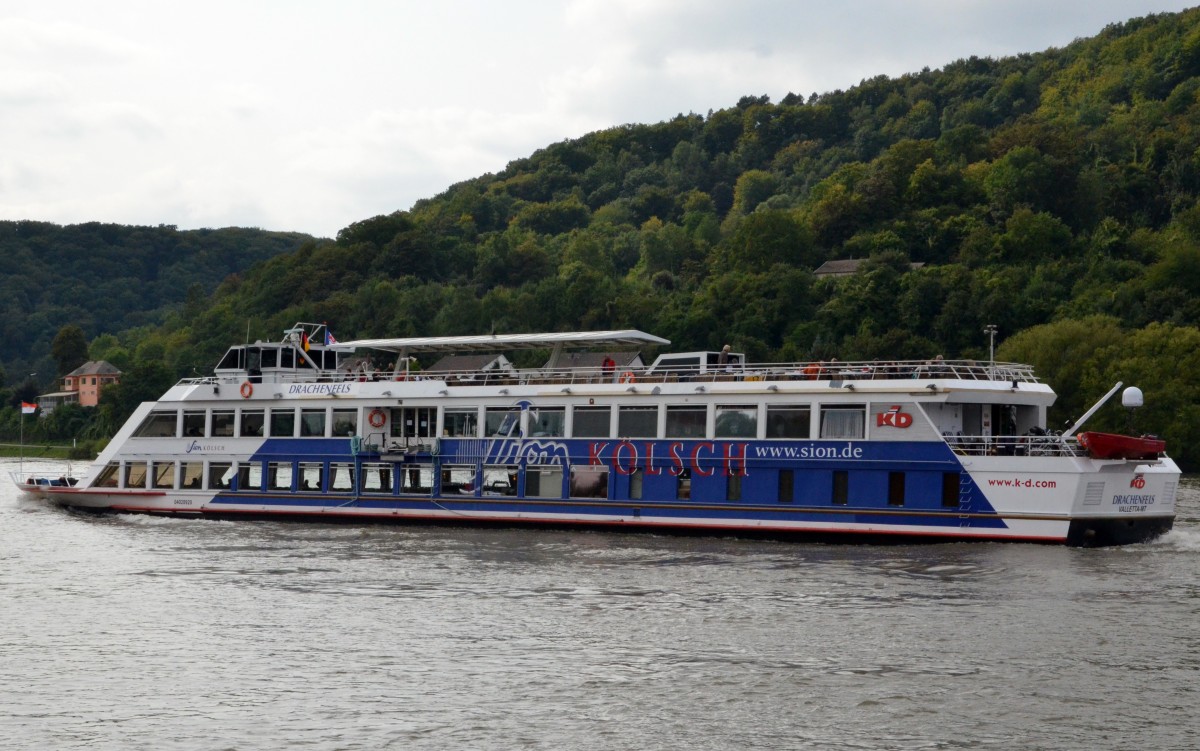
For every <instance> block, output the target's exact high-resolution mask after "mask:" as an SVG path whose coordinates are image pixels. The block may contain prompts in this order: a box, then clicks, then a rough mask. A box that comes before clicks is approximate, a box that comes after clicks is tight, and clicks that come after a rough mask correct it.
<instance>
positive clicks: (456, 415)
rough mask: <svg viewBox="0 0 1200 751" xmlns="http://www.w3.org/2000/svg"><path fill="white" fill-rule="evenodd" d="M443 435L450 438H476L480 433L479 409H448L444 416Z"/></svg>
mask: <svg viewBox="0 0 1200 751" xmlns="http://www.w3.org/2000/svg"><path fill="white" fill-rule="evenodd" d="M442 419H443V425H442V435H445V436H449V437H450V438H475V437H476V436H478V435H479V431H478V429H477V427H476V426H477V425H478V424H479V410H477V409H448V410H446V413H445V415H444V416H443V418H442Z"/></svg>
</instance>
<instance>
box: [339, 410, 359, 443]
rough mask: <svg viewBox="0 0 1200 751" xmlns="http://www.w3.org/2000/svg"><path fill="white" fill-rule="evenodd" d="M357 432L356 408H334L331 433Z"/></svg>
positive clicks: (343, 434) (350, 433)
mask: <svg viewBox="0 0 1200 751" xmlns="http://www.w3.org/2000/svg"><path fill="white" fill-rule="evenodd" d="M357 432H358V410H357V409H335V410H334V411H333V434H334V435H335V436H349V435H354V434H355V433H357Z"/></svg>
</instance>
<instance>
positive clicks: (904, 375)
mask: <svg viewBox="0 0 1200 751" xmlns="http://www.w3.org/2000/svg"><path fill="white" fill-rule="evenodd" d="M246 380H249V381H250V382H251V384H252V385H253V384H256V383H344V382H349V381H408V380H414V381H416V380H422V381H424V380H433V381H441V382H444V383H445V384H446V385H447V386H506V385H516V384H541V385H560V386H571V385H576V384H602V383H626V382H632V383H675V382H700V383H703V382H721V381H775V382H778V381H831V382H846V381H901V380H925V381H929V380H957V381H1001V382H1005V383H1009V382H1011V383H1014V384H1016V383H1038V382H1039V381H1038V378H1037V376H1036V375H1034V372H1033V367H1032V366H1030V365H1021V364H1018V363H1008V362H997V363H986V362H979V361H976V360H901V361H888V362H881V361H877V360H872V361H869V362H867V361H850V362H839V361H829V362H789V363H754V364H749V365H746V366H744V367H743V366H740V365H735V366H717V367H707V366H706V367H701V366H690V367H671V368H664V367H660V368H654V367H650V366H643V367H630V366H626V367H617V368H612V369H604V368H600V367H586V368H527V369H522V370H516V369H512V370H486V371H484V370H469V371H416V370H414V371H409V372H404V371H401V372H399V373H396V372H393V371H390V370H361V369H360V370H353V371H344V370H337V371H332V370H322V371H316V370H304V371H293V370H288V371H285V370H280V371H271V370H268V371H266V372H264V373H263V374H262V375H255V376H251V377H247V376H245V375H228V374H218V375H216V376H207V377H204V378H185V379H183V380H181V381H180V384H182V385H205V384H211V385H212V386H214V387H215V388H220V387H222V386H225V387H228V386H229V385H231V384H233V385H238V384H241V383H242V382H243V381H246Z"/></svg>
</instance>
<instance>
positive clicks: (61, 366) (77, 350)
mask: <svg viewBox="0 0 1200 751" xmlns="http://www.w3.org/2000/svg"><path fill="white" fill-rule="evenodd" d="M50 356H51V357H53V358H54V362H55V363H56V365H57V366H58V376H59V377H60V378H61V377H62V376H65V375H66V374H67V373H70V372H71V371H72V370H75V368H78V367H79V366H80V365H83V364H84V363H85V362H87V356H88V341H87V337H86V336H84V335H83V329H81V328H79V327H78V326H74V325H66V326H63V327H62V328H60V329H59V330H58V334H57V335H55V337H54V341H53V343H51V345H50Z"/></svg>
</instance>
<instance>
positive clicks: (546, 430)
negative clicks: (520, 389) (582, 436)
mask: <svg viewBox="0 0 1200 751" xmlns="http://www.w3.org/2000/svg"><path fill="white" fill-rule="evenodd" d="M566 427H567V409H566V407H540V408H538V409H534V410H530V411H529V435H531V436H543V437H544V436H553V437H561V436H564V435H566V434H567V433H566Z"/></svg>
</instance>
